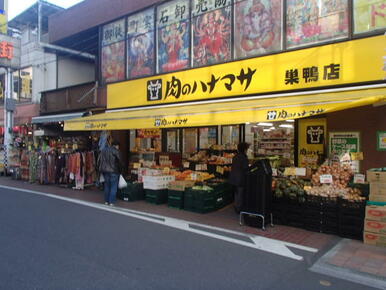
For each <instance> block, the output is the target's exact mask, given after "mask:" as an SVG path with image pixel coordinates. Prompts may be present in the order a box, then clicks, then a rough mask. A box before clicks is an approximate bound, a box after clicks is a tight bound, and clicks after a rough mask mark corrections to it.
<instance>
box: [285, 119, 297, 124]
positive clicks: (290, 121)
mask: <svg viewBox="0 0 386 290" xmlns="http://www.w3.org/2000/svg"><path fill="white" fill-rule="evenodd" d="M285 121H286V122H289V123H294V122H295V120H292V119H290V120H285Z"/></svg>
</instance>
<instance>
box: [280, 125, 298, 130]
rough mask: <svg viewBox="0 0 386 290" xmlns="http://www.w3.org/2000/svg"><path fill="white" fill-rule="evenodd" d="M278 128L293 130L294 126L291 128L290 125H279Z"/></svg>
mask: <svg viewBox="0 0 386 290" xmlns="http://www.w3.org/2000/svg"><path fill="white" fill-rule="evenodd" d="M279 127H281V128H291V129H293V128H294V126H292V125H291V124H281V125H279Z"/></svg>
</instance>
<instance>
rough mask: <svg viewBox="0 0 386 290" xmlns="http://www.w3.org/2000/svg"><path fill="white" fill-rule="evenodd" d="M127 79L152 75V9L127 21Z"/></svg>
mask: <svg viewBox="0 0 386 290" xmlns="http://www.w3.org/2000/svg"><path fill="white" fill-rule="evenodd" d="M127 37H128V39H127V77H128V78H135V77H140V76H147V75H152V74H153V73H154V9H153V8H151V9H148V10H145V11H144V12H141V13H137V14H135V15H133V16H130V17H128V19H127Z"/></svg>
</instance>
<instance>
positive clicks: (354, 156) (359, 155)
mask: <svg viewBox="0 0 386 290" xmlns="http://www.w3.org/2000/svg"><path fill="white" fill-rule="evenodd" d="M350 155H351V160H363V152H350Z"/></svg>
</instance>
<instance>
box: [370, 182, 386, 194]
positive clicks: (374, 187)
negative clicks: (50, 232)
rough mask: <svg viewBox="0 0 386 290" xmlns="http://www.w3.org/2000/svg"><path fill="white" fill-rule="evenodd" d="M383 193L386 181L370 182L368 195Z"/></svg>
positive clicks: (385, 188) (385, 190)
mask: <svg viewBox="0 0 386 290" xmlns="http://www.w3.org/2000/svg"><path fill="white" fill-rule="evenodd" d="M372 194H373V195H374V194H376V195H385V196H386V182H371V183H370V195H372Z"/></svg>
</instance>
